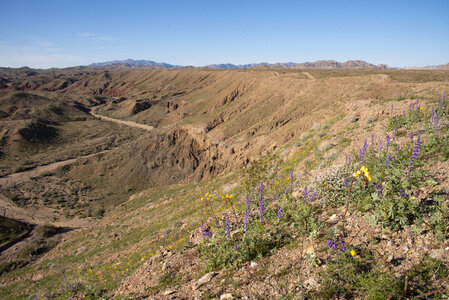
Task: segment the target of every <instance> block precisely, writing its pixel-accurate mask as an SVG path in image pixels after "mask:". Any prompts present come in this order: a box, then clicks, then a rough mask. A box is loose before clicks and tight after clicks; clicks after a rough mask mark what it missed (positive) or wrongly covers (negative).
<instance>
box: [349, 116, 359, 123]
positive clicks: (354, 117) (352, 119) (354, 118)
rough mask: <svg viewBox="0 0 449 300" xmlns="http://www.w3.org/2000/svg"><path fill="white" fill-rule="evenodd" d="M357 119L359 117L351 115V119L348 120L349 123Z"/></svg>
mask: <svg viewBox="0 0 449 300" xmlns="http://www.w3.org/2000/svg"><path fill="white" fill-rule="evenodd" d="M358 120H359V117H358V116H353V117H351V119H350V120H349V121H350V122H351V123H355V122H357V121H358Z"/></svg>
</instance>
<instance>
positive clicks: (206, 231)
mask: <svg viewBox="0 0 449 300" xmlns="http://www.w3.org/2000/svg"><path fill="white" fill-rule="evenodd" d="M201 234H202V236H203V240H205V239H207V238H208V237H212V232H210V231H209V229H206V227H205V226H204V223H203V221H201Z"/></svg>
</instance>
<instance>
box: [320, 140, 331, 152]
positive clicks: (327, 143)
mask: <svg viewBox="0 0 449 300" xmlns="http://www.w3.org/2000/svg"><path fill="white" fill-rule="evenodd" d="M333 147H334V145H333V144H332V143H331V141H324V142H322V143H321V144H320V145H319V146H318V150H320V151H321V152H325V151H327V150H330V149H332V148H333Z"/></svg>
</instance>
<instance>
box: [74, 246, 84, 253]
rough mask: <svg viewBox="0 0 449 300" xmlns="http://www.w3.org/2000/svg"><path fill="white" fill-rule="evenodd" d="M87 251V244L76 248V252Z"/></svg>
mask: <svg viewBox="0 0 449 300" xmlns="http://www.w3.org/2000/svg"><path fill="white" fill-rule="evenodd" d="M86 251H87V247H86V246H82V247H79V248H78V249H77V250H76V254H81V253H83V252H86Z"/></svg>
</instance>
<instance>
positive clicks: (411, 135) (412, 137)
mask: <svg viewBox="0 0 449 300" xmlns="http://www.w3.org/2000/svg"><path fill="white" fill-rule="evenodd" d="M413 139H414V134H413V131H412V132H410V140H411V141H412V143H413Z"/></svg>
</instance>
